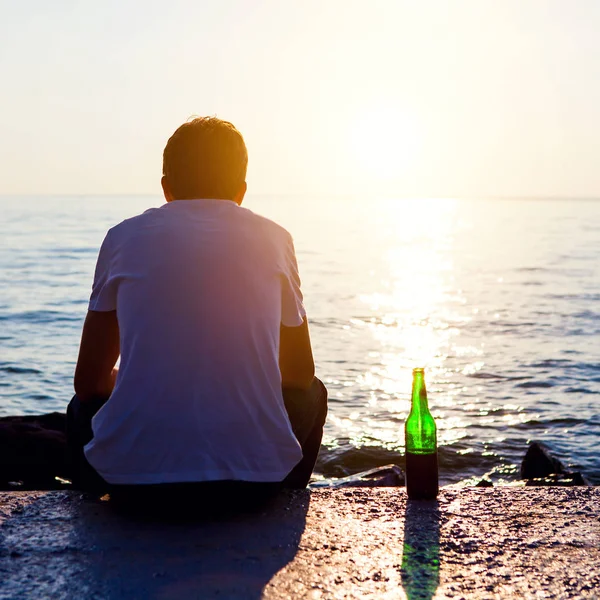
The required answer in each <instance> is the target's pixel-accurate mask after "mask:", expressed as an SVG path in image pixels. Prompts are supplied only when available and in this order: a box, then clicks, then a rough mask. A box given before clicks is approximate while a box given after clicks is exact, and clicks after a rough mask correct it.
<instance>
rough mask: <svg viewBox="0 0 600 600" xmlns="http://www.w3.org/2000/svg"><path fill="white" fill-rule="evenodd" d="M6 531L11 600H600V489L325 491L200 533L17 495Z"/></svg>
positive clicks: (72, 499) (1, 554)
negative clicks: (432, 496) (421, 494)
mask: <svg viewBox="0 0 600 600" xmlns="http://www.w3.org/2000/svg"><path fill="white" fill-rule="evenodd" d="M0 521H1V525H0V598H2V599H8V598H10V599H12V598H15V599H16V598H19V599H23V598H77V599H78V598H81V599H92V598H108V599H125V598H161V599H162V598H185V599H188V598H248V599H253V598H267V599H276V598H277V599H279V598H294V599H296V598H332V599H333V598H336V599H337V598H376V599H386V598H394V599H395V598H409V600H412V599H416V598H419V599H421V598H424V599H426V600H429V599H431V598H461V597H462V598H515V597H517V598H586V597H589V598H598V597H599V596H600V488H591V487H587V488H586V487H579V488H558V487H557V488H510V487H507V488H502V487H496V488H465V489H449V488H446V489H443V490H442V492H441V494H440V497H439V500H438V501H437V502H422V503H413V502H410V503H407V501H406V495H405V492H404V489H403V488H372V489H365V488H360V489H345V490H344V489H341V490H323V491H313V492H312V493H309V492H301V493H289V494H286V495H283V496H282V497H281V498H279V499H278V500H277V501H276V502H275V504H274V505H273V506H272V507H270V508H269V510H267V511H262V512H260V513H257V514H255V515H246V516H236V517H228V518H221V519H219V520H216V521H212V522H193V523H192V522H189V521H188V522H179V523H156V522H155V523H151V522H144V521H137V520H133V519H131V518H127V517H124V516H121V515H117V514H115V513H113V511H112V510H111V509H110V507H109V505H108V503H106V502H95V501H90V500H85V499H84V498H82V497H81V495H78V494H76V493H73V492H8V493H1V494H0Z"/></svg>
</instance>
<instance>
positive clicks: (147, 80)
mask: <svg viewBox="0 0 600 600" xmlns="http://www.w3.org/2000/svg"><path fill="white" fill-rule="evenodd" d="M0 14H1V15H2V18H1V20H0V78H1V82H2V95H1V98H2V101H1V102H2V103H1V108H2V110H0V194H15V193H35V194H43V193H52V194H61V193H99V194H103V193H158V192H159V190H160V188H159V179H160V169H161V155H162V150H163V147H164V145H165V143H166V140H167V139H168V137H169V135H170V134H171V133H172V131H173V130H174V129H175V128H176V127H177V126H178V125H179V124H180V123H181V122H183V121H185V120H186V119H187V118H188V117H189V116H190V115H192V114H216V115H217V116H219V117H222V118H226V119H228V120H231V121H232V122H233V123H235V124H236V126H237V127H238V128H239V129H240V131H241V132H242V133H243V135H244V136H245V138H246V143H247V145H248V150H249V154H250V162H249V173H248V183H249V186H250V191H251V192H254V193H302V194H304V193H311V194H321V193H323V194H348V193H361V194H364V193H374V194H385V195H404V196H411V195H418V196H427V195H434V196H439V195H451V196H463V195H468V196H478V195H494V196H504V195H510V196H520V195H528V196H529V195H533V196H538V195H540V196H547V195H551V196H600V168H599V167H598V162H599V161H600V108H599V107H600V36H598V31H600V3H599V2H597V1H596V0H589V1H586V0H577V1H576V2H567V1H563V0H555V1H551V0H502V1H498V0H472V1H460V0H455V1H446V2H444V1H437V2H436V1H433V0H430V1H428V0H421V1H419V2H417V1H410V2H402V1H400V0H390V1H389V2H386V1H383V0H379V1H378V0H368V1H367V0H361V1H352V0H339V1H338V0H320V1H313V0H302V1H297V0H296V1H293V0H272V1H271V0H264V1H261V0H211V1H208V0H207V1H204V2H203V1H201V0H196V1H183V0H170V1H168V2H166V1H162V2H158V1H155V0H144V1H141V0H139V1H134V0H119V1H116V0H103V1H102V2H98V1H92V0H79V1H77V0H53V1H52V2H49V1H47V0H0Z"/></svg>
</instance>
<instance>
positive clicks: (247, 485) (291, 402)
mask: <svg viewBox="0 0 600 600" xmlns="http://www.w3.org/2000/svg"><path fill="white" fill-rule="evenodd" d="M283 400H284V403H285V407H286V410H287V413H288V415H289V419H290V423H291V425H292V429H293V431H294V435H295V436H296V438H297V439H298V441H299V443H300V446H301V447H302V460H300V462H299V463H298V464H297V465H296V466H295V467H294V468H293V469H292V471H291V472H290V473H289V475H288V476H287V477H286V478H285V479H284V480H283V481H281V482H276V483H256V482H247V481H209V482H199V483H187V482H186V483H169V484H153V485H111V484H108V483H107V482H106V481H104V479H102V477H101V476H100V475H99V474H98V473H97V472H96V471H95V470H94V468H93V467H92V466H91V465H90V464H89V463H88V461H87V459H86V458H85V455H84V452H83V448H84V446H85V445H86V444H87V443H89V442H90V441H91V439H92V437H93V432H92V423H91V422H92V417H93V416H94V415H95V414H96V412H98V410H99V409H100V408H101V407H102V405H103V404H104V403H105V402H106V399H96V400H91V401H88V402H81V401H80V400H79V398H78V397H77V396H74V397H73V399H72V400H71V402H70V403H69V406H68V408H67V440H68V444H69V453H70V457H71V461H72V467H73V468H72V471H73V483H74V485H75V486H76V487H78V488H79V489H83V490H87V491H90V492H94V493H99V494H102V493H106V492H108V493H110V495H111V498H115V499H118V500H122V501H124V502H125V501H128V502H133V503H134V504H135V505H137V506H139V505H140V504H143V503H145V502H149V501H150V497H152V504H156V503H159V504H160V503H161V502H163V501H166V500H167V499H170V500H172V499H174V498H178V499H179V501H181V500H182V499H185V500H186V501H187V502H191V503H206V502H209V503H214V504H215V505H222V504H223V503H225V504H228V503H230V502H236V501H237V500H236V499H242V500H243V503H244V504H245V505H251V504H253V503H256V502H258V503H260V502H262V501H263V500H266V499H268V498H269V497H272V496H273V495H275V494H276V493H277V492H278V491H279V490H280V489H281V488H282V487H284V488H293V489H302V488H305V487H306V485H307V484H308V482H309V480H310V476H311V474H312V471H313V468H314V466H315V463H316V461H317V456H318V454H319V448H320V447H321V439H322V437H323V426H324V424H325V418H326V416H327V390H326V388H325V386H324V385H323V383H322V382H321V381H320V380H319V379H317V378H316V377H315V379H314V380H313V383H312V385H311V387H310V388H309V389H308V390H299V389H291V388H284V390H283Z"/></svg>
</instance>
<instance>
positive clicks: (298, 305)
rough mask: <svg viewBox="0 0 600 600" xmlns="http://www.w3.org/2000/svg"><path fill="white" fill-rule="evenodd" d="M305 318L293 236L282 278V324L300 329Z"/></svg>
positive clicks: (288, 246) (287, 249) (288, 247)
mask: <svg viewBox="0 0 600 600" xmlns="http://www.w3.org/2000/svg"><path fill="white" fill-rule="evenodd" d="M305 316H306V310H305V308H304V303H303V298H302V291H301V290H300V273H299V272H298V262H297V260H296V252H295V250H294V242H293V240H292V236H288V239H287V244H286V248H285V267H284V275H283V277H282V296H281V324H282V325H283V326H285V327H299V326H300V325H302V321H303V320H304V317H305Z"/></svg>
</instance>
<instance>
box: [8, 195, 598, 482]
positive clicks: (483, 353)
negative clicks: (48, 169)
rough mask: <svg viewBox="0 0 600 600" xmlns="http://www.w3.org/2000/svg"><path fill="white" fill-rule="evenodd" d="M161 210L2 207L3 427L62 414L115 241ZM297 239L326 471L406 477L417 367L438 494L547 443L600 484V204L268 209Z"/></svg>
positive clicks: (301, 200) (361, 202)
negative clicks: (391, 466)
mask: <svg viewBox="0 0 600 600" xmlns="http://www.w3.org/2000/svg"><path fill="white" fill-rule="evenodd" d="M160 203H161V199H160V198H159V197H158V196H156V197H141V196H135V197H36V198H33V197H31V198H22V197H19V198H17V197H15V198H11V197H4V198H0V226H1V228H2V229H1V230H2V238H1V239H2V242H1V245H0V416H2V415H13V414H35V413H42V412H49V411H54V410H64V409H65V407H66V404H67V402H68V401H69V399H70V397H71V395H72V375H73V369H74V365H75V360H76V357H77V350H78V344H79V336H80V333H81V326H82V322H83V318H84V315H85V311H86V303H87V299H88V295H89V292H90V286H91V281H92V275H93V269H94V265H95V259H96V254H97V252H98V248H99V245H100V243H101V241H102V238H103V236H104V233H105V231H106V230H107V228H108V227H110V226H111V225H113V224H115V223H117V222H119V221H120V220H122V219H123V218H126V217H128V216H132V215H134V214H137V213H138V212H140V211H142V210H144V209H145V208H147V207H150V206H157V205H159V204H160ZM245 206H247V207H248V208H250V209H252V210H254V211H256V212H258V213H260V214H263V215H265V216H267V217H270V218H272V219H275V220H276V221H278V222H280V223H281V224H282V225H284V226H285V227H287V228H288V229H289V230H290V231H291V232H292V234H293V236H294V239H295V243H296V250H297V254H298V261H299V265H300V272H301V276H302V280H303V290H304V294H305V300H306V306H307V310H308V315H309V320H310V326H311V336H312V340H313V347H314V354H315V359H316V364H317V371H318V375H319V376H320V377H321V378H322V379H323V381H324V382H325V384H326V385H327V387H328V389H329V393H330V412H329V417H328V421H327V425H326V432H325V439H324V449H323V451H322V453H321V457H320V460H319V463H318V469H317V470H318V472H319V473H320V474H322V475H325V476H344V475H348V474H351V473H355V472H357V471H360V470H363V469H367V468H371V467H374V466H377V465H383V464H387V463H391V462H395V463H398V464H401V465H402V464H403V445H404V435H403V423H404V420H405V418H406V416H407V413H408V410H409V400H410V386H411V369H412V368H413V367H415V366H424V367H425V368H426V376H427V383H428V393H429V401H430V407H431V409H432V412H433V415H434V416H435V418H436V421H437V424H438V437H439V447H440V476H441V480H442V483H457V482H465V483H466V482H470V481H473V478H475V477H480V476H482V475H488V476H489V477H491V479H492V480H494V481H495V482H510V481H512V480H515V479H516V478H517V477H518V466H519V463H520V460H521V458H522V456H523V454H524V452H525V450H526V446H527V443H528V441H530V440H541V441H544V442H546V443H547V444H548V445H549V446H550V447H551V449H553V451H554V452H555V453H556V454H557V455H558V456H559V457H560V458H561V459H562V460H564V461H565V462H566V463H567V464H569V465H571V466H573V467H574V468H577V469H579V470H581V471H582V472H583V473H584V474H585V475H586V476H587V477H588V478H589V479H590V480H591V481H592V482H593V483H595V484H600V457H599V450H600V202H595V201H577V200H560V201H559V200H484V199H481V200H469V201H467V200H452V199H431V200H393V199H376V198H345V199H342V198H335V199H332V198H327V197H321V198H320V197H311V198H307V197H302V196H297V197H292V196H290V197H259V196H252V195H250V196H249V197H248V198H247V200H246V202H245Z"/></svg>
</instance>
